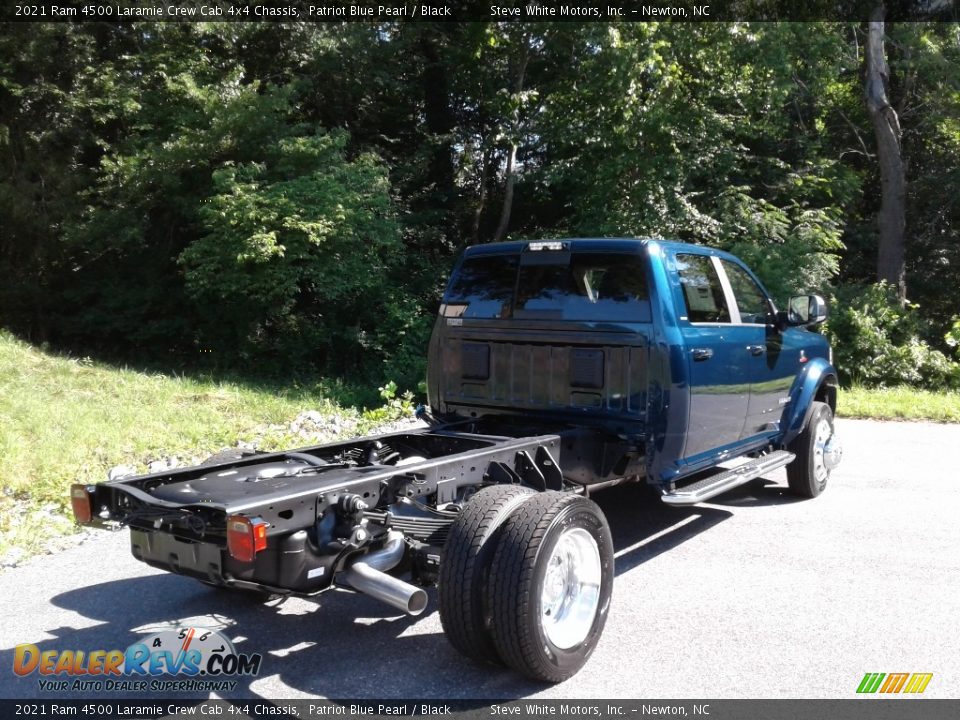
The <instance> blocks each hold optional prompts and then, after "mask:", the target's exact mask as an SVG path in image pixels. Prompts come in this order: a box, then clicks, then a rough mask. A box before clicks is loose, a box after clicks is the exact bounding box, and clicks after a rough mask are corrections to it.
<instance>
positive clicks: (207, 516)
mask: <svg viewBox="0 0 960 720" xmlns="http://www.w3.org/2000/svg"><path fill="white" fill-rule="evenodd" d="M826 313H827V309H826V304H825V303H824V301H823V299H822V298H821V297H820V296H818V295H801V296H797V297H793V298H791V299H790V300H789V302H788V304H787V308H786V309H785V310H778V309H777V308H776V306H775V305H774V303H773V301H772V300H771V298H770V296H769V294H768V293H767V292H766V290H765V289H764V287H763V285H762V284H761V283H760V282H759V281H758V280H757V278H756V276H755V275H754V274H753V273H752V272H751V271H750V269H749V268H747V267H746V266H745V265H744V264H743V263H742V262H741V261H740V260H738V259H737V258H736V257H734V256H733V255H730V254H728V253H725V252H722V251H720V250H717V249H713V248H709V247H703V246H698V245H689V244H683V243H677V242H665V241H661V240H649V239H647V240H645V239H606V238H602V239H600V238H597V239H561V240H549V241H535V242H507V243H494V244H488V245H479V246H475V247H471V248H468V249H467V250H466V251H465V252H464V254H463V256H462V257H461V258H460V260H459V261H458V263H457V265H456V267H455V268H454V271H453V273H452V276H451V279H450V281H449V283H448V286H447V289H446V292H445V294H444V297H443V302H442V304H441V306H440V311H439V314H438V317H437V320H436V324H435V326H434V332H433V335H432V338H431V341H430V346H429V349H428V353H429V357H428V375H427V386H428V407H425V408H422V409H421V412H420V416H421V417H422V418H423V419H424V420H426V421H427V423H428V425H427V427H424V428H419V429H416V430H409V431H405V432H396V433H390V434H381V435H375V436H369V437H362V438H355V439H352V440H348V441H345V442H338V443H332V444H328V445H321V446H314V447H306V448H298V449H296V450H292V451H286V452H277V453H265V454H252V455H248V454H244V453H241V452H240V451H227V452H226V453H222V454H219V455H217V456H214V457H213V458H211V460H210V461H209V462H208V463H205V464H204V465H202V466H198V467H192V468H183V469H177V470H167V471H164V472H160V473H154V474H150V475H142V476H128V477H120V478H113V479H111V480H108V481H107V482H104V483H99V484H96V485H84V484H75V485H74V486H72V488H71V500H72V503H73V508H74V514H75V516H76V518H77V520H78V522H80V523H86V524H99V525H110V524H112V525H116V524H122V525H126V526H129V528H130V537H131V547H132V551H133V554H134V556H135V557H137V558H138V559H140V560H142V561H143V562H145V563H148V564H150V565H152V566H155V567H159V568H163V569H166V570H169V571H171V572H176V573H180V574H183V575H186V576H190V577H193V578H195V579H197V580H199V581H201V582H204V583H207V584H210V585H215V586H220V587H226V588H234V589H236V590H238V591H255V592H268V593H285V594H290V593H295V594H306V595H309V594H314V593H319V592H323V591H326V590H330V589H332V588H336V587H340V588H345V589H352V590H356V591H359V592H365V593H369V594H371V595H373V596H375V597H377V598H379V599H380V600H383V601H384V602H386V603H389V604H390V605H392V606H394V607H396V608H398V609H400V610H402V611H403V612H406V613H410V614H414V615H416V614H419V613H421V612H423V610H424V609H425V608H426V606H427V602H428V596H427V594H426V592H425V591H424V590H423V587H424V586H428V585H433V584H436V585H438V592H437V598H438V604H439V611H440V619H441V621H442V624H443V627H444V630H445V632H446V634H447V637H448V638H449V640H450V642H451V643H452V645H453V646H454V647H455V648H456V649H457V650H459V651H460V652H461V653H462V654H464V655H465V656H467V657H468V658H471V659H473V660H475V661H480V662H492V663H498V664H506V665H508V666H510V667H512V668H514V669H515V670H517V671H519V672H521V673H523V674H525V675H527V676H529V677H532V678H535V679H539V680H545V681H551V682H558V681H561V680H564V679H566V678H569V677H570V676H572V675H573V674H574V673H576V672H577V671H578V670H579V669H580V667H582V665H583V664H584V663H585V662H586V660H587V659H588V658H589V656H590V654H591V653H592V652H593V650H594V648H595V647H596V644H597V642H598V640H599V638H600V635H601V633H602V631H603V627H604V623H605V621H606V615H607V612H608V608H609V600H610V594H611V590H612V585H613V565H614V558H613V544H612V541H611V535H610V528H609V526H608V524H607V521H606V518H605V517H604V516H603V513H602V511H601V510H600V508H599V507H598V506H597V505H596V504H595V503H594V502H593V501H592V500H591V499H590V496H591V495H592V494H593V493H595V492H597V491H600V490H603V489H604V488H607V487H611V486H613V485H619V484H622V483H630V482H643V483H648V484H649V485H651V486H653V487H654V488H655V489H656V491H657V492H658V494H659V496H660V498H661V500H662V502H664V503H666V504H668V505H675V506H682V505H692V504H696V503H699V502H704V501H707V500H709V499H711V498H713V497H715V496H716V495H718V494H720V493H723V492H726V491H727V490H730V489H732V488H734V487H737V486H739V485H742V484H744V483H747V482H749V481H750V480H752V479H755V478H757V477H760V476H763V475H765V474H767V473H769V472H771V471H773V470H775V469H777V468H779V467H783V466H786V474H787V480H788V485H789V489H790V490H791V491H792V492H793V493H795V494H797V495H800V496H803V497H807V498H813V497H816V496H817V495H819V494H820V493H821V492H823V490H824V489H825V487H826V485H827V481H828V478H829V476H830V473H831V471H832V470H833V469H834V468H835V467H836V466H837V464H838V463H839V462H840V458H841V455H842V449H841V445H840V442H839V440H838V438H837V437H836V435H835V434H834V425H833V413H834V410H835V408H836V402H837V373H836V371H835V369H834V368H833V366H832V364H831V351H830V347H829V345H828V343H827V341H826V339H825V338H824V337H823V336H822V335H820V334H818V333H817V332H815V331H814V330H813V328H814V327H815V326H816V325H818V324H820V323H822V322H823V321H824V320H825V319H826Z"/></svg>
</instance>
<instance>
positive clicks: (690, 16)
mask: <svg viewBox="0 0 960 720" xmlns="http://www.w3.org/2000/svg"><path fill="white" fill-rule="evenodd" d="M881 2H882V4H883V6H884V7H885V8H886V20H887V21H888V22H918V21H940V22H958V21H960V8H958V0H573V1H571V2H565V1H564V0H529V1H528V2H520V1H519V0H450V1H449V2H439V1H438V0H424V1H423V2H411V1H409V0H382V1H381V2H369V1H354V2H349V1H344V0H253V1H252V2H251V1H250V0H33V1H31V0H4V3H3V6H2V9H0V21H2V22H135V21H139V22H144V21H146V22H378V23H384V22H490V21H495V22H504V21H514V22H518V21H519V22H655V21H668V22H733V21H801V22H809V21H845V22H864V21H866V20H868V19H869V18H870V15H871V13H873V12H874V10H875V9H876V8H877V6H878V5H880V4H881Z"/></svg>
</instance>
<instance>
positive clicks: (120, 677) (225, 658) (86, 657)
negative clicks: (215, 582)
mask: <svg viewBox="0 0 960 720" xmlns="http://www.w3.org/2000/svg"><path fill="white" fill-rule="evenodd" d="M261 661H262V657H261V656H260V654H259V653H254V654H244V653H238V652H237V651H236V649H235V648H234V646H233V643H232V642H231V641H230V640H229V639H228V638H227V637H225V636H224V635H222V634H221V633H219V632H217V631H216V630H207V629H204V628H195V627H190V628H178V629H174V630H164V631H162V632H159V633H157V634H156V635H151V636H150V637H148V638H146V639H145V640H143V641H141V642H136V643H134V644H133V645H131V646H130V647H128V648H127V649H126V650H90V651H84V650H41V649H40V648H39V647H37V646H36V645H29V644H25V645H17V647H16V648H15V649H14V653H13V672H14V673H16V674H17V675H19V676H21V677H27V676H30V675H33V674H36V675H38V676H39V677H38V682H39V684H40V689H41V690H46V691H87V692H90V691H124V692H130V691H133V692H145V691H150V692H170V691H177V690H180V691H196V690H200V691H222V690H233V689H234V688H235V687H236V685H237V680H235V679H231V678H236V677H238V676H253V675H256V674H257V673H259V672H260V663H261ZM170 676H181V677H180V678H177V679H172V678H171V677H170Z"/></svg>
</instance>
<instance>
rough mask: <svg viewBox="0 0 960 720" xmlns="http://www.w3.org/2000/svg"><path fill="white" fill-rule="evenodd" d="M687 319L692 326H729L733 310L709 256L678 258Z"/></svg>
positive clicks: (682, 256)
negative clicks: (729, 306)
mask: <svg viewBox="0 0 960 720" xmlns="http://www.w3.org/2000/svg"><path fill="white" fill-rule="evenodd" d="M676 262H677V272H678V274H679V276H680V286H681V287H682V288H683V300H684V302H685V304H686V308H687V319H688V320H689V321H690V322H693V323H728V322H730V309H729V308H728V307H727V300H726V298H725V297H724V295H723V286H722V285H721V284H720V276H719V275H717V270H716V268H715V267H714V266H713V262H711V260H710V257H709V256H708V255H677V257H676Z"/></svg>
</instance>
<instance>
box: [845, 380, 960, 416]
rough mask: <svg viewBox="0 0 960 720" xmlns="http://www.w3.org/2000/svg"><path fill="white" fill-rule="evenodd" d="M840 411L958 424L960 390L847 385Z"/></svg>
mask: <svg viewBox="0 0 960 720" xmlns="http://www.w3.org/2000/svg"><path fill="white" fill-rule="evenodd" d="M837 414H838V415H839V416H840V417H851V418H874V419H878V420H933V421H934V422H950V423H955V422H960V392H955V391H954V392H949V391H942V392H934V391H932V390H917V389H915V388H911V387H893V388H879V389H869V388H861V387H853V388H847V389H844V390H841V391H840V398H839V400H838V402H837Z"/></svg>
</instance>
